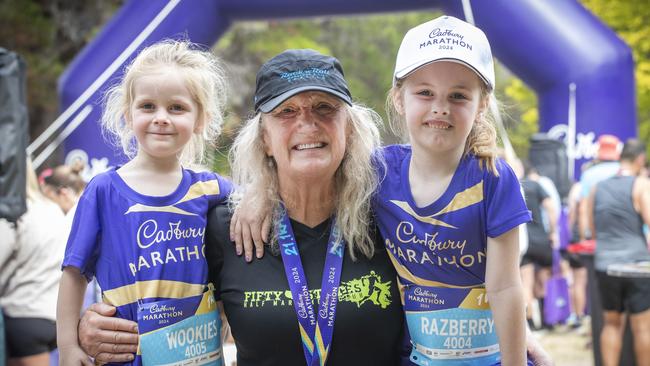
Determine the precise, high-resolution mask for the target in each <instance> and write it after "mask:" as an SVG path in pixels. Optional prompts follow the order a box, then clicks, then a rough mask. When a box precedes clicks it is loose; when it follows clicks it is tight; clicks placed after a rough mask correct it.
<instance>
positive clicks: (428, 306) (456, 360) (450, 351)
mask: <svg viewBox="0 0 650 366" xmlns="http://www.w3.org/2000/svg"><path fill="white" fill-rule="evenodd" d="M485 295H486V294H485V289H480V288H476V289H458V288H441V287H426V286H416V285H410V286H407V287H406V288H405V292H404V310H405V312H406V321H407V324H408V330H409V334H410V336H411V342H412V343H413V351H412V352H411V357H410V359H411V361H413V362H414V363H415V364H417V365H421V366H436V365H492V364H498V362H499V359H500V354H499V339H498V337H497V333H496V329H495V327H494V319H493V318H492V311H491V310H490V307H489V304H488V303H487V299H486V297H485Z"/></svg>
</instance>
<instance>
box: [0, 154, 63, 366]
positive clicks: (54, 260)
mask: <svg viewBox="0 0 650 366" xmlns="http://www.w3.org/2000/svg"><path fill="white" fill-rule="evenodd" d="M64 228H65V218H64V216H63V212H61V210H60V209H59V207H58V206H57V205H56V204H55V203H54V202H51V201H50V200H49V199H48V198H47V197H45V196H44V195H43V194H42V193H41V191H40V189H39V185H38V180H37V178H36V173H35V172H34V171H33V170H32V168H31V164H30V163H29V162H28V165H27V212H26V213H25V214H24V215H23V216H22V217H21V218H20V220H19V221H18V223H17V224H16V226H14V225H13V224H11V223H9V222H7V221H5V220H0V239H1V240H2V245H0V308H1V309H2V312H3V313H4V322H5V333H6V334H5V337H6V346H7V349H6V352H7V357H8V363H7V364H8V365H9V366H19V365H25V366H47V365H49V362H50V356H49V352H50V351H52V350H53V349H54V348H55V347H56V324H55V321H56V302H57V289H58V287H59V279H60V278H61V261H62V260H63V253H64V249H65V239H66V235H67V232H65V230H64Z"/></svg>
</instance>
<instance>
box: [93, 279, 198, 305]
mask: <svg viewBox="0 0 650 366" xmlns="http://www.w3.org/2000/svg"><path fill="white" fill-rule="evenodd" d="M204 289H205V285H203V284H194V283H187V282H181V281H168V280H153V281H138V282H136V283H134V284H131V285H126V286H122V287H117V288H114V289H112V290H107V291H104V293H103V296H104V302H105V303H107V304H109V305H113V306H123V305H127V304H131V303H134V302H136V301H138V300H139V299H147V298H157V297H158V298H167V299H180V298H184V297H190V296H197V295H200V294H202V293H203V290H204Z"/></svg>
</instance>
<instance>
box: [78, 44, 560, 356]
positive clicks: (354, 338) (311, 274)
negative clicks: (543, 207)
mask: <svg viewBox="0 0 650 366" xmlns="http://www.w3.org/2000/svg"><path fill="white" fill-rule="evenodd" d="M255 110H256V113H257V114H256V116H255V117H254V118H252V119H251V120H249V121H248V122H247V123H246V124H245V126H244V127H243V129H242V131H241V132H240V134H239V136H238V137H237V140H236V141H235V145H234V147H233V150H232V153H233V154H232V156H233V158H234V161H233V164H232V166H233V172H234V177H235V180H236V183H238V184H240V186H241V187H247V189H246V191H245V192H243V197H244V198H245V199H246V200H249V199H252V200H257V199H264V200H271V202H273V203H274V213H275V214H274V220H273V221H274V222H275V223H276V225H280V224H282V223H283V222H284V223H285V226H284V227H283V228H285V229H286V228H287V227H290V228H291V229H293V233H294V234H295V242H297V243H298V245H297V252H298V253H299V254H300V258H301V261H300V262H301V263H302V265H303V266H304V273H305V275H306V276H305V277H306V283H307V288H308V289H309V293H310V295H316V296H317V298H316V299H314V300H315V301H313V303H312V304H313V306H314V312H315V314H319V313H320V311H319V309H316V308H317V307H319V301H318V300H319V298H318V294H326V295H325V296H322V295H321V296H320V299H321V300H322V299H327V298H328V297H327V294H330V293H332V294H337V295H338V297H339V298H338V302H336V304H337V306H336V312H335V322H334V324H335V326H334V329H333V331H332V332H331V334H332V338H331V347H330V348H329V353H327V352H321V353H320V355H322V356H323V357H324V358H325V357H326V359H327V365H352V364H354V365H363V364H368V365H397V364H399V350H400V348H401V347H400V346H401V344H400V340H401V338H402V334H401V333H402V332H401V330H402V327H403V325H402V322H403V320H402V315H401V313H400V312H401V308H400V305H399V298H398V293H397V289H396V287H395V282H396V281H395V278H396V277H395V272H394V270H393V269H392V265H391V264H390V262H389V261H388V258H387V254H386V251H385V249H383V244H382V243H381V242H379V241H378V240H377V239H376V236H375V235H374V227H373V226H372V225H371V224H370V214H369V198H370V196H371V194H372V192H374V190H375V188H376V185H377V181H376V179H377V178H376V177H375V174H374V173H373V172H374V168H373V162H372V161H371V154H372V151H373V150H374V149H375V148H376V147H377V146H378V142H379V135H378V132H377V127H376V124H375V120H376V118H377V117H376V115H375V114H374V113H372V112H371V111H369V110H367V109H365V108H362V107H360V106H357V105H355V104H354V103H352V101H351V97H350V93H349V91H348V88H347V84H346V82H345V79H344V78H343V71H342V69H341V66H340V64H339V62H338V60H336V59H334V58H333V57H328V56H324V55H321V54H319V53H317V52H315V51H311V50H290V51H285V52H283V53H281V54H280V55H278V56H276V57H274V58H273V59H271V60H270V61H268V62H267V63H266V64H265V65H263V66H262V68H261V69H260V71H259V72H258V75H257V85H256V95H255ZM238 198H240V197H233V201H234V202H235V203H236V202H237V201H238ZM285 209H286V212H287V214H288V217H283V215H282V213H283V212H284V211H285ZM229 216H230V213H229V211H228V209H227V208H226V207H217V208H216V209H215V210H214V211H213V212H212V213H211V216H210V220H209V223H208V232H207V236H206V238H207V242H206V244H207V252H206V255H207V258H208V262H209V264H210V267H211V278H212V280H213V282H214V283H215V285H216V287H217V290H218V291H217V292H218V293H220V297H221V301H222V302H223V305H224V308H225V313H226V316H227V318H228V321H229V323H230V325H231V328H232V333H233V336H234V338H235V341H236V343H237V349H238V365H240V366H241V365H261V364H269V365H273V364H278V365H280V364H282V365H294V364H304V363H305V356H307V357H310V352H309V351H305V350H304V349H303V346H302V343H303V342H302V341H301V337H300V332H299V330H298V329H299V326H298V324H296V319H297V318H298V317H297V316H296V315H294V314H296V312H295V311H294V302H293V301H292V299H294V298H296V299H300V300H299V301H296V303H299V304H302V305H303V306H302V307H300V306H299V307H298V314H299V315H302V314H303V310H306V309H307V308H308V306H307V305H308V304H309V302H308V301H305V300H304V299H302V298H300V297H299V296H297V295H294V294H292V291H291V290H292V289H291V286H289V285H288V281H287V278H290V279H291V281H292V282H293V281H294V276H295V277H296V278H297V279H298V280H303V279H304V278H301V276H300V274H299V273H296V272H299V271H298V270H297V269H298V266H297V265H296V266H288V268H284V265H283V263H290V262H291V260H292V258H290V257H287V259H284V260H283V259H281V257H282V256H283V255H287V254H288V253H289V256H290V253H294V249H295V246H293V245H292V243H293V242H292V241H291V240H288V241H287V240H286V239H287V235H286V233H285V232H284V230H282V227H281V230H274V232H275V238H272V240H270V243H274V244H272V247H271V250H270V252H271V255H268V254H267V255H266V256H264V257H263V258H262V259H261V260H259V261H255V262H254V263H251V264H247V263H245V261H243V260H242V259H241V258H239V257H238V256H237V255H236V254H235V251H234V250H233V248H232V243H231V242H230V240H228V239H227V238H228V237H229V228H228V223H229ZM287 222H288V224H286V223H287ZM332 226H336V227H338V229H339V231H340V235H341V236H342V238H343V239H344V241H345V245H346V248H345V249H344V250H341V249H340V246H339V244H340V242H338V241H336V240H332V241H331V242H329V243H328V241H329V240H328V239H329V236H330V230H331V227H332ZM334 236H335V237H336V235H334ZM277 241H279V243H278V242H277ZM328 246H329V247H330V250H327V247H328ZM332 249H333V250H332ZM278 252H280V253H279V254H278ZM282 252H284V253H282ZM326 252H327V253H329V252H337V253H341V254H342V257H343V260H342V268H340V267H337V265H332V266H328V267H327V276H325V275H324V271H323V263H324V262H326V258H325V256H326ZM373 254H374V255H373ZM355 258H356V261H355V260H354V259H355ZM328 260H329V259H328ZM294 269H296V270H295V271H294ZM339 269H340V271H339ZM285 270H288V271H287V272H288V274H289V276H287V275H285ZM337 272H340V286H339V288H338V292H329V291H326V289H325V287H326V286H322V288H321V291H318V288H319V285H320V279H321V277H325V278H326V279H330V278H331V279H333V280H334V282H335V283H336V282H338V281H336V280H335V279H336V274H337ZM330 274H332V275H331V276H330ZM326 282H327V281H326ZM326 285H327V284H326ZM332 287H334V286H332ZM314 290H316V291H314ZM334 291H336V290H334ZM298 292H299V291H298ZM302 294H304V292H302V293H301V294H298V295H302ZM331 297H333V296H330V297H329V298H331ZM330 304H331V303H330ZM91 310H92V311H90V312H87V313H86V314H85V315H84V317H83V318H82V322H81V325H80V338H81V344H82V346H84V347H85V349H86V351H87V352H88V353H89V354H91V355H97V356H96V358H98V359H99V360H101V361H118V360H121V358H120V357H125V354H124V353H122V354H118V352H132V351H133V350H134V346H133V345H129V343H134V342H136V341H137V337H135V336H134V335H133V334H132V333H130V330H131V331H132V330H133V327H134V326H133V324H132V323H128V322H123V321H119V320H117V319H116V320H110V323H109V320H108V319H106V318H104V317H102V316H100V315H98V314H97V313H100V314H102V315H110V313H109V312H110V310H111V309H110V308H109V307H106V306H105V305H95V306H94V307H93V308H91ZM320 310H323V309H320ZM323 314H326V315H332V312H329V313H328V312H326V311H323ZM325 325H327V322H325ZM301 326H302V324H301ZM319 327H320V324H319ZM97 328H99V329H97ZM107 328H109V329H111V330H113V331H105V330H101V329H107ZM321 329H323V328H321ZM306 333H308V332H306ZM321 334H323V335H324V336H323V338H325V339H326V338H327V336H326V335H327V330H326V331H324V332H322V333H321ZM307 338H308V337H307ZM102 342H105V343H103V344H102ZM325 342H326V341H325ZM325 342H324V343H325ZM305 343H306V344H309V341H308V340H306V342H305ZM129 347H131V348H129ZM319 348H320V350H321V351H323V350H325V349H327V347H326V346H324V347H318V346H316V347H315V349H316V352H315V353H319V352H318V349H319ZM305 349H308V347H307V348H305ZM278 351H279V352H278ZM101 352H106V353H101ZM326 354H328V355H327V356H326ZM538 359H539V360H542V361H545V359H543V358H539V357H538ZM545 364H548V363H545Z"/></svg>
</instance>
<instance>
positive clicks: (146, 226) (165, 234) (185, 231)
mask: <svg viewBox="0 0 650 366" xmlns="http://www.w3.org/2000/svg"><path fill="white" fill-rule="evenodd" d="M180 225H181V222H180V220H179V221H177V222H170V223H169V228H167V229H164V228H163V229H158V222H157V221H156V220H154V219H150V220H147V221H145V222H143V223H142V224H140V227H139V228H138V233H137V237H136V240H137V242H138V246H139V247H140V248H142V249H146V248H149V247H150V246H152V245H154V244H158V243H163V242H166V241H170V240H173V239H176V240H180V239H190V238H201V242H203V236H204V234H205V227H200V228H195V227H188V228H180Z"/></svg>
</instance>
